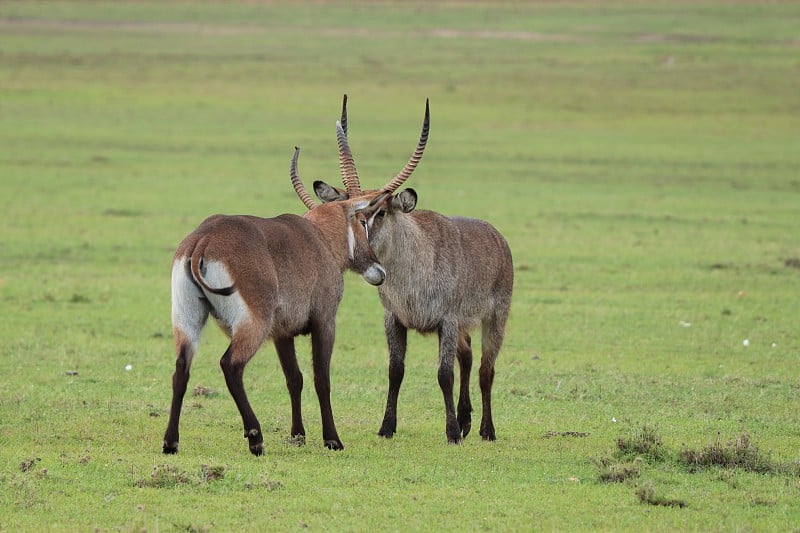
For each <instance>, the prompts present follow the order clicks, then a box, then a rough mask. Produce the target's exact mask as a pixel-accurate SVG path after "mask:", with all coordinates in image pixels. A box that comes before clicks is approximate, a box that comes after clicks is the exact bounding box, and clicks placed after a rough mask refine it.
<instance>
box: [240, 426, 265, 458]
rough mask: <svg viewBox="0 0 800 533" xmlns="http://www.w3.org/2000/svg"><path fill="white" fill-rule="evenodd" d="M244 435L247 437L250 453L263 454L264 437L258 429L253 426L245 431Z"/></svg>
mask: <svg viewBox="0 0 800 533" xmlns="http://www.w3.org/2000/svg"><path fill="white" fill-rule="evenodd" d="M244 436H245V437H247V442H248V443H249V444H250V453H252V454H253V455H263V454H264V438H263V437H262V436H261V430H260V429H255V428H253V429H251V430H250V431H247V432H245V434H244Z"/></svg>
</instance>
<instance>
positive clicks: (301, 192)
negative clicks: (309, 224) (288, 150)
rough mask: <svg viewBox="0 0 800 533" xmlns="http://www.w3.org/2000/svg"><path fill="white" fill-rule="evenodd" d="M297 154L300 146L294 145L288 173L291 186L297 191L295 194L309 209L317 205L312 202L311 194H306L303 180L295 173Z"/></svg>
mask: <svg viewBox="0 0 800 533" xmlns="http://www.w3.org/2000/svg"><path fill="white" fill-rule="evenodd" d="M299 155H300V148H298V147H297V146H295V147H294V155H293V156H292V167H291V168H290V169H289V175H290V176H291V177H292V186H293V187H294V192H296V193H297V196H299V197H300V200H301V201H302V202H303V203H304V204H305V206H306V207H307V208H309V209H314V208H315V207H317V204H316V203H314V200H312V199H311V196H309V195H308V191H306V188H305V186H304V185H303V182H302V181H301V180H300V175H299V174H298V173H297V157H298V156H299Z"/></svg>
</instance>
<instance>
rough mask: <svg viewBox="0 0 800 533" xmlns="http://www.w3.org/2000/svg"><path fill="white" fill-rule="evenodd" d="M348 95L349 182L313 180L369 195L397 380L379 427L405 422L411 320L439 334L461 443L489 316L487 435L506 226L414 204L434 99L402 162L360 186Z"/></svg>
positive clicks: (392, 428) (501, 318)
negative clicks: (381, 182)
mask: <svg viewBox="0 0 800 533" xmlns="http://www.w3.org/2000/svg"><path fill="white" fill-rule="evenodd" d="M346 125H347V95H345V97H344V100H343V103H342V117H341V120H340V121H339V122H338V123H337V141H338V145H339V162H340V169H341V173H342V181H343V182H344V185H345V190H341V189H338V188H335V187H332V186H330V185H327V184H326V183H324V182H320V181H317V182H315V183H314V190H315V192H316V194H317V196H318V197H319V198H320V200H322V201H323V202H330V203H335V202H348V201H352V200H353V199H358V198H363V199H366V200H369V203H368V204H367V205H366V206H365V207H364V211H362V212H358V214H357V216H358V218H359V220H360V221H361V222H362V224H363V225H364V228H365V229H366V231H367V234H368V241H369V244H370V246H371V247H372V250H373V251H374V252H375V254H376V256H377V257H378V260H379V261H380V262H381V264H382V265H384V267H385V268H386V271H387V274H386V280H385V282H384V283H383V284H382V285H380V286H379V287H378V294H379V295H380V299H381V302H382V304H383V307H384V330H385V333H386V340H387V344H388V349H389V390H388V395H387V400H386V411H385V414H384V418H383V423H382V424H381V427H380V430H379V431H378V435H380V436H382V437H386V438H391V437H392V436H393V435H394V434H395V432H396V430H397V399H398V395H399V393H400V385H401V383H402V381H403V376H404V373H405V356H406V341H407V333H408V330H409V329H413V330H416V331H418V332H419V333H422V334H429V333H437V334H438V337H439V370H438V380H439V386H440V388H441V391H442V394H443V396H444V404H445V414H446V426H445V427H446V435H447V441H448V443H452V444H458V443H460V442H461V441H462V439H463V438H464V437H466V436H467V434H468V433H469V431H470V428H471V425H472V415H471V413H472V404H471V402H470V397H469V378H470V371H471V368H472V346H471V342H472V341H471V338H470V331H472V330H473V329H475V328H476V327H477V326H478V325H479V324H480V326H481V338H482V346H481V349H482V356H481V364H480V370H479V382H480V388H481V399H482V407H483V411H482V417H481V425H480V435H481V437H483V439H484V440H490V441H493V440H495V439H496V434H495V428H494V422H493V419H492V383H493V381H494V374H495V370H494V367H495V361H496V359H497V355H498V353H499V351H500V348H501V346H502V343H503V338H504V335H505V325H506V320H507V318H508V313H509V307H510V305H511V293H512V289H513V285H514V268H513V262H512V258H511V251H510V249H509V247H508V244H507V243H506V241H505V239H504V238H503V236H502V235H501V234H500V233H499V232H498V231H497V230H496V229H495V228H494V227H492V226H491V225H490V224H489V223H487V222H484V221H482V220H476V219H470V218H461V217H446V216H443V215H440V214H438V213H435V212H433V211H426V210H415V208H416V205H417V193H416V192H415V191H414V190H413V189H405V190H403V191H401V192H399V193H396V191H397V190H398V188H399V187H400V186H401V185H402V184H403V183H404V182H405V181H406V180H407V179H408V178H409V176H411V173H412V172H413V171H414V169H415V168H416V166H417V164H418V163H419V161H420V159H421V158H422V154H423V151H424V149H425V145H426V144H427V139H428V133H429V129H430V108H429V102H427V101H426V103H425V118H424V121H423V127H422V134H421V136H420V140H419V143H418V144H417V148H416V149H415V151H414V154H413V155H412V156H411V159H410V160H409V161H408V163H407V164H406V166H405V167H404V168H403V170H402V171H401V172H400V173H399V174H397V175H396V176H395V177H394V178H392V180H390V181H389V183H387V184H386V185H385V186H384V187H382V188H381V189H377V190H370V191H363V190H361V185H360V180H359V177H358V173H357V171H356V167H355V163H354V160H353V156H352V152H351V150H350V146H349V143H348V139H347V126H346ZM454 359H457V360H458V363H459V369H460V372H459V374H460V391H459V399H458V406H457V411H456V407H455V405H454V401H453V385H454Z"/></svg>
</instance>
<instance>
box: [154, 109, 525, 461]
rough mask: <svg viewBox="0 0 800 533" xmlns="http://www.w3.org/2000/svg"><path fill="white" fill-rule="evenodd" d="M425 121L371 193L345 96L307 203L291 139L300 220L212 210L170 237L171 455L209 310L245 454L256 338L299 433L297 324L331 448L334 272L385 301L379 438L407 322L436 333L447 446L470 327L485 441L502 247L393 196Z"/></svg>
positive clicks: (469, 225) (504, 273)
mask: <svg viewBox="0 0 800 533" xmlns="http://www.w3.org/2000/svg"><path fill="white" fill-rule="evenodd" d="M429 126H430V112H429V108H428V104H427V102H426V105H425V119H424V123H423V128H422V134H421V136H420V140H419V143H418V144H417V147H416V149H415V151H414V153H413V154H412V156H411V158H410V159H409V161H408V163H407V164H406V165H405V167H404V168H403V170H402V171H401V172H400V173H399V174H397V176H395V177H394V178H393V179H392V180H391V181H390V182H389V183H388V184H387V185H386V186H385V187H383V188H382V189H379V190H372V191H363V190H362V189H361V185H360V180H359V178H358V173H357V171H356V167H355V163H354V161H353V156H352V153H351V151H350V147H349V143H348V139H347V96H346V95H345V97H344V102H343V104H342V117H341V121H338V122H337V123H336V130H337V139H338V145H339V164H340V168H341V173H342V179H343V182H344V185H345V190H341V189H338V188H335V187H332V186H330V185H328V184H326V183H324V182H321V181H317V182H314V191H315V193H316V194H317V196H318V197H319V199H320V200H322V202H323V203H322V204H321V205H317V204H316V203H315V202H314V200H312V199H311V197H310V196H309V194H308V192H307V191H306V189H305V187H304V186H303V183H302V181H301V180H300V176H299V175H298V172H297V158H298V155H299V149H298V148H295V152H294V156H293V157H292V164H291V171H290V175H291V181H292V184H293V186H294V189H295V191H296V192H297V195H298V196H299V197H300V200H301V201H302V202H303V204H305V206H306V207H307V208H308V212H307V213H305V215H304V216H302V217H300V216H297V215H290V214H285V215H280V216H278V217H275V218H268V219H265V218H259V217H254V216H226V215H214V216H212V217H209V218H208V219H206V220H205V221H203V223H201V224H200V226H199V227H198V228H197V229H196V230H194V231H193V232H192V233H190V234H189V235H188V236H187V237H186V238H185V239H184V240H183V241H182V242H181V244H180V245H179V246H178V249H177V251H176V253H175V259H174V262H173V266H172V324H173V333H174V336H175V348H176V355H177V360H176V364H175V373H174V375H173V378H172V389H173V396H172V405H171V409H170V417H169V422H168V425H167V430H166V433H165V434H164V446H163V451H164V453H176V452H177V451H178V440H179V439H178V423H179V418H180V413H181V405H182V403H183V397H184V394H185V393H186V387H187V383H188V380H189V368H190V366H191V363H192V359H193V357H194V354H195V353H196V351H197V345H198V341H199V336H200V331H201V330H202V328H203V326H204V324H205V322H206V320H207V318H208V315H209V314H211V315H212V316H213V317H214V318H215V319H216V321H217V323H218V324H219V326H220V328H221V329H222V330H223V331H224V332H225V334H226V335H227V336H228V338H230V345H229V346H228V349H227V350H226V351H225V354H224V355H223V356H222V359H221V360H220V365H221V367H222V372H223V374H224V376H225V382H226V384H227V386H228V390H229V391H230V393H231V395H232V396H233V399H234V401H235V402H236V406H237V407H238V408H239V412H240V414H241V416H242V422H243V423H244V432H245V437H246V438H247V439H248V442H249V446H250V451H251V452H252V453H253V454H255V455H261V454H262V453H263V452H264V441H263V437H262V433H261V426H260V424H259V422H258V419H257V418H256V415H255V413H254V412H253V409H252V408H251V406H250V402H249V401H248V399H247V394H246V393H245V389H244V385H243V381H242V376H243V373H244V368H245V366H246V365H247V362H248V361H249V360H250V359H251V358H252V357H253V355H255V353H256V351H257V350H258V349H259V347H260V346H261V345H262V344H263V343H264V342H265V341H266V340H267V339H272V341H273V343H274V344H275V349H276V351H277V353H278V358H279V360H280V363H281V367H282V369H283V372H284V376H285V378H286V386H287V388H288V390H289V396H290V398H291V405H292V427H291V435H292V436H293V437H299V438H301V439H304V438H305V428H304V427H303V418H302V412H301V399H300V398H301V392H302V389H303V375H302V374H301V372H300V369H299V367H298V364H297V356H296V354H295V346H294V337H296V336H297V335H304V334H309V333H310V334H311V346H312V361H313V371H314V387H315V389H316V392H317V397H318V399H319V405H320V411H321V415H322V436H323V439H324V442H325V446H327V447H328V448H331V449H335V450H341V449H343V448H344V446H343V444H342V442H341V440H340V439H339V435H338V433H337V431H336V426H335V424H334V420H333V412H332V409H331V402H330V359H331V352H332V350H333V342H334V336H335V315H336V310H337V308H338V306H339V302H340V300H341V297H342V290H343V272H344V270H346V269H350V270H353V271H355V272H358V273H359V274H361V275H362V276H363V277H364V279H365V280H366V281H367V282H368V283H370V284H372V285H376V286H378V292H379V294H380V298H381V302H382V303H383V307H384V309H385V314H384V327H385V332H386V339H387V343H388V347H389V392H388V398H387V402H386V412H385V415H384V419H383V423H382V425H381V428H380V431H379V432H378V434H379V435H381V436H383V437H386V438H390V437H392V436H393V435H394V433H395V431H396V428H397V397H398V394H399V391H400V384H401V382H402V381H403V375H404V360H405V354H406V338H407V332H408V329H415V330H417V331H419V332H420V333H433V332H436V333H438V335H439V371H438V378H439V385H440V387H441V390H442V394H443V395H444V403H445V412H446V433H447V440H448V442H450V443H459V442H461V440H462V438H463V437H466V436H467V434H468V433H469V431H470V426H471V412H472V405H471V403H470V398H469V376H470V370H471V368H472V348H471V345H470V342H471V341H470V336H469V332H470V331H471V330H472V329H474V328H475V327H477V325H478V324H480V325H481V327H482V330H481V333H482V357H481V365H480V371H479V372H480V380H479V381H480V388H481V397H482V401H483V412H482V418H481V427H480V434H481V436H482V437H483V438H484V439H486V440H494V439H495V429H494V424H493V421H492V409H491V392H492V382H493V379H494V364H495V359H496V358H497V354H498V352H499V350H500V346H501V344H502V342H503V335H504V330H505V323H506V318H507V317H508V311H509V306H510V303H511V292H512V286H513V278H514V272H513V266H512V260H511V253H510V251H509V248H508V245H507V244H506V241H505V240H504V239H503V237H502V236H501V235H500V233H498V232H497V230H495V229H494V228H493V227H492V226H491V225H489V224H488V223H486V222H483V221H480V220H474V219H468V218H457V217H453V218H448V217H445V216H442V215H440V214H438V213H434V212H432V211H423V210H420V211H415V210H414V208H415V207H416V204H417V194H416V192H414V190H413V189H405V190H403V191H402V192H400V193H397V194H395V193H396V191H397V190H398V188H399V187H400V186H401V185H402V184H403V183H404V182H405V181H406V180H407V179H408V178H409V176H410V175H411V173H412V172H413V171H414V169H415V168H416V166H417V164H418V163H419V161H420V159H421V157H422V153H423V151H424V149H425V145H426V143H427V139H428V131H429ZM456 359H457V360H458V363H459V368H460V392H459V399H458V405H457V407H456V406H455V405H454V402H453V385H454V363H455V360H456Z"/></svg>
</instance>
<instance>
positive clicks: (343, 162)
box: [336, 120, 361, 198]
mask: <svg viewBox="0 0 800 533" xmlns="http://www.w3.org/2000/svg"><path fill="white" fill-rule="evenodd" d="M336 140H337V142H338V143H339V169H340V170H341V171H342V181H343V182H344V187H345V189H347V196H349V197H350V198H353V197H356V196H359V195H360V194H361V182H360V181H359V179H358V172H357V171H356V164H355V162H354V161H353V154H352V152H350V144H349V143H348V142H347V134H346V133H345V131H344V128H342V124H341V122H339V121H338V120H337V121H336Z"/></svg>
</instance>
